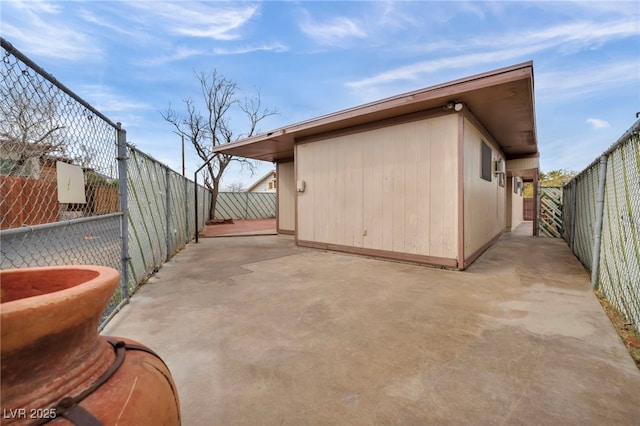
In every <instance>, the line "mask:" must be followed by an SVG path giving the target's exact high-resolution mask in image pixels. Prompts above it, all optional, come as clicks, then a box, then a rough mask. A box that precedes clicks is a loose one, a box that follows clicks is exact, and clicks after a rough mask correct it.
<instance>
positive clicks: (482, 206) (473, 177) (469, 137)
mask: <svg viewBox="0 0 640 426" xmlns="http://www.w3.org/2000/svg"><path fill="white" fill-rule="evenodd" d="M483 141H484V142H485V143H486V144H487V145H489V146H490V147H491V155H492V173H491V182H488V181H486V180H483V179H482V178H481V173H482V170H481V168H482V165H481V163H482V154H481V152H482V142H483ZM496 146H497V144H496V143H495V142H494V141H493V140H492V139H491V138H490V137H488V136H487V135H484V134H483V133H482V132H481V130H480V129H478V127H476V126H475V125H474V124H473V123H472V122H471V121H470V120H469V119H467V118H465V120H464V167H465V170H464V253H465V258H469V256H472V255H473V254H474V253H476V252H477V251H478V250H480V249H481V248H483V247H485V245H486V244H487V243H488V242H489V241H491V240H492V239H493V238H494V237H495V236H496V235H498V234H500V233H501V232H502V231H503V230H504V229H505V224H506V221H505V215H506V206H505V198H506V190H507V184H506V179H508V178H505V186H504V187H501V186H499V184H498V177H497V176H496V175H495V174H493V161H495V160H498V159H500V158H501V159H504V156H503V155H502V153H501V152H500V151H499V150H498V149H497V148H496Z"/></svg>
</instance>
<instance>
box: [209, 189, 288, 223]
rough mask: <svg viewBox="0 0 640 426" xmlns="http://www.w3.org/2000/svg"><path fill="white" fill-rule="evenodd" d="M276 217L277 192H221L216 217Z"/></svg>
mask: <svg viewBox="0 0 640 426" xmlns="http://www.w3.org/2000/svg"><path fill="white" fill-rule="evenodd" d="M272 217H276V194H275V192H220V193H219V194H218V201H217V202H216V211H215V217H214V219H268V218H272Z"/></svg>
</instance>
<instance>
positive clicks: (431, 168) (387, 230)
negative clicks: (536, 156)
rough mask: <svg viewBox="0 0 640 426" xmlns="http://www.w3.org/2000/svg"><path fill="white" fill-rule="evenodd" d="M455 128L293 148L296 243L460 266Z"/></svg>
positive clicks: (421, 124) (436, 126)
mask: <svg viewBox="0 0 640 426" xmlns="http://www.w3.org/2000/svg"><path fill="white" fill-rule="evenodd" d="M457 123H458V122H457V117H456V116H455V115H447V116H440V117H436V118H428V119H422V120H419V121H414V122H409V123H402V124H396V125H391V126H388V127H383V128H379V129H375V130H368V131H362V132H359V133H354V134H348V135H343V136H336V137H332V138H329V139H324V140H320V141H316V142H310V143H303V144H298V145H296V168H297V179H298V180H302V181H304V182H305V190H304V192H300V193H298V217H297V220H298V222H297V223H298V228H297V230H298V234H297V236H298V240H299V241H306V242H313V243H321V244H325V245H326V246H327V247H329V248H336V247H337V249H340V248H344V247H353V248H357V249H359V250H356V252H361V253H367V251H368V250H370V251H371V253H372V254H376V253H375V252H377V253H386V254H388V255H390V256H388V257H393V256H394V254H396V253H398V254H407V255H414V258H415V259H418V260H420V256H423V257H432V258H434V259H435V262H434V263H438V262H439V261H438V259H454V262H455V258H456V253H457V251H456V247H457V246H456V241H457V227H456V217H457V208H458V197H457V175H458V170H457V167H458V161H457V135H458V127H457V126H458V124H457ZM346 251H351V250H346ZM399 257H400V258H402V256H399ZM426 261H427V262H429V260H428V259H426ZM454 266H455V265H454Z"/></svg>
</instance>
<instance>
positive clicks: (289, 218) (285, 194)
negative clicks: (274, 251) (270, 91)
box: [276, 161, 296, 232]
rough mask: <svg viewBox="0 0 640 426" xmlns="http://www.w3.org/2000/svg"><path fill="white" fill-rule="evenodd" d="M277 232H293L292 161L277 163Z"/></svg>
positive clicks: (294, 206) (294, 181)
mask: <svg viewBox="0 0 640 426" xmlns="http://www.w3.org/2000/svg"><path fill="white" fill-rule="evenodd" d="M276 175H277V179H278V185H277V186H278V232H282V231H285V232H295V229H296V180H295V173H294V167H293V161H292V162H289V163H278V172H277V174H276Z"/></svg>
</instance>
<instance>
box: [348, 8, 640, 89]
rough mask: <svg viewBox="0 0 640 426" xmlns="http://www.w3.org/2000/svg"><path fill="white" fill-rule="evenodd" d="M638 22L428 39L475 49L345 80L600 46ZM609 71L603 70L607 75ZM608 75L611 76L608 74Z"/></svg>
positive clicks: (376, 79)
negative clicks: (457, 40)
mask: <svg viewBox="0 0 640 426" xmlns="http://www.w3.org/2000/svg"><path fill="white" fill-rule="evenodd" d="M638 32H639V28H638V26H637V24H634V23H633V22H631V21H629V20H627V21H615V22H610V23H608V24H606V25H603V24H602V23H593V22H580V23H573V24H567V25H559V26H554V27H550V28H543V29H541V30H538V31H529V32H519V33H518V34H505V35H503V36H500V37H493V38H487V37H480V38H476V39H469V40H467V41H466V42H465V43H458V44H456V43H452V42H447V43H440V44H438V43H430V44H428V45H427V46H426V47H427V48H428V49H429V50H435V49H442V50H443V51H446V52H450V51H452V50H453V51H467V50H469V49H470V50H472V51H473V52H474V53H470V54H458V55H451V56H443V57H441V58H438V59H433V60H423V61H420V62H416V63H413V64H409V65H405V66H402V67H397V68H393V69H390V70H388V71H385V72H382V73H379V74H376V75H374V76H371V77H365V78H363V79H360V80H356V81H351V82H348V83H347V84H346V85H347V86H348V87H350V88H354V89H366V88H370V87H373V86H376V85H381V84H388V83H393V82H395V81H400V80H418V79H420V78H422V77H423V76H424V75H425V74H430V73H435V72H438V71H441V70H444V69H449V70H453V69H460V68H467V67H469V66H470V65H472V64H473V65H481V64H484V63H493V62H505V61H511V60H514V59H516V58H522V57H531V56H533V55H534V54H536V53H539V52H542V51H545V50H548V49H560V50H562V51H567V50H571V49H586V48H592V47H593V46H601V45H602V44H604V43H605V42H607V41H610V40H612V39H618V38H626V37H632V36H637V35H638ZM607 74H608V73H605V75H607ZM607 78H610V77H609V76H607Z"/></svg>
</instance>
